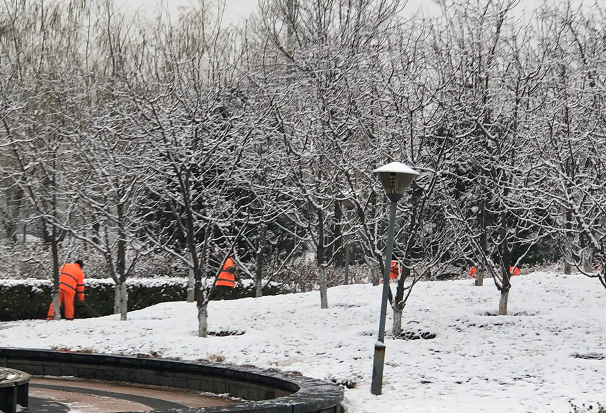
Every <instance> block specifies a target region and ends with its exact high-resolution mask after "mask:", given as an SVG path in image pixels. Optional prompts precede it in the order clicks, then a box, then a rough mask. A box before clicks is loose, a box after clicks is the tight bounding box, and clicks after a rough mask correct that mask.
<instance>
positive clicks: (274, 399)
mask: <svg viewBox="0 0 606 413" xmlns="http://www.w3.org/2000/svg"><path fill="white" fill-rule="evenodd" d="M0 366H3V367H9V368H14V369H18V370H22V371H25V372H27V373H29V374H31V375H38V376H42V375H44V376H73V377H78V378H83V379H94V380H104V381H115V382H130V383H137V384H148V385H156V386H165V387H177V388H184V389H189V390H195V391H204V392H211V393H216V394H226V393H227V394H229V395H230V396H232V397H239V398H241V399H245V400H247V402H243V403H238V404H234V405H231V406H220V407H205V408H191V409H184V410H174V409H172V410H167V411H166V412H177V411H179V412H187V413H212V412H223V413H225V412H241V413H244V412H254V413H343V408H342V407H341V402H342V401H343V389H342V388H341V387H340V386H338V385H335V384H333V383H329V382H325V381H321V380H316V379H312V378H309V377H303V376H295V375H286V374H283V373H280V372H277V371H268V370H261V369H257V368H253V367H239V366H231V365H223V364H214V363H202V362H184V361H174V360H166V359H157V358H139V357H129V356H114V355H105V354H87V353H71V352H61V351H51V350H31V349H10V348H0Z"/></svg>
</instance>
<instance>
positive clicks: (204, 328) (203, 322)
mask: <svg viewBox="0 0 606 413" xmlns="http://www.w3.org/2000/svg"><path fill="white" fill-rule="evenodd" d="M198 337H208V305H207V304H204V305H202V306H201V307H199V308H198Z"/></svg>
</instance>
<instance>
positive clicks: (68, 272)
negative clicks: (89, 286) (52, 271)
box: [59, 263, 84, 301]
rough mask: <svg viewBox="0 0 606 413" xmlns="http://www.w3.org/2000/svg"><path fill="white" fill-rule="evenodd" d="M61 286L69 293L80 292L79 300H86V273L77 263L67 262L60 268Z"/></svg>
mask: <svg viewBox="0 0 606 413" xmlns="http://www.w3.org/2000/svg"><path fill="white" fill-rule="evenodd" d="M59 273H60V275H59V288H60V289H61V290H63V291H65V292H66V293H67V294H71V295H72V296H73V294H78V296H77V297H76V298H77V299H78V300H79V301H84V273H83V272H82V269H81V268H80V266H79V265H78V264H76V263H71V264H65V265H64V266H62V267H61V268H60V269H59Z"/></svg>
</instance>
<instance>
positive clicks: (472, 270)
mask: <svg viewBox="0 0 606 413" xmlns="http://www.w3.org/2000/svg"><path fill="white" fill-rule="evenodd" d="M469 275H470V276H471V278H476V267H475V265H472V266H471V269H470V270H469Z"/></svg>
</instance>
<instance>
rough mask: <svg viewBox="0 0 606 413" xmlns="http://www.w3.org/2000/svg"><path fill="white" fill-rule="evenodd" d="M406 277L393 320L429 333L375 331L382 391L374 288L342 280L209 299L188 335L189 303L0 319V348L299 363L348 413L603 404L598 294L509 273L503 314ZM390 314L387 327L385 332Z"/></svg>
mask: <svg viewBox="0 0 606 413" xmlns="http://www.w3.org/2000/svg"><path fill="white" fill-rule="evenodd" d="M485 284H486V285H485V286H484V287H475V286H474V285H473V281H472V280H466V281H445V282H425V283H421V284H418V285H417V286H416V287H415V289H414V291H413V294H412V297H411V299H410V300H409V304H408V305H407V307H406V309H405V310H404V317H403V323H402V324H403V326H404V327H403V328H404V330H405V331H408V332H413V333H422V332H429V333H435V334H436V337H435V338H434V339H417V340H402V339H397V340H396V339H393V338H392V337H391V336H390V335H388V336H387V338H386V346H387V353H386V366H385V372H384V384H383V394H382V395H381V396H373V395H371V393H370V379H371V371H372V357H373V349H374V343H375V340H376V337H377V329H378V316H379V308H380V299H381V287H380V286H379V287H373V286H370V285H351V286H342V287H335V288H331V289H330V290H329V295H328V298H329V304H330V309H328V310H321V309H320V296H319V293H317V292H313V293H306V294H292V295H283V296H275V297H263V298H261V299H249V298H247V299H242V300H234V301H219V302H216V301H215V302H211V303H210V305H209V330H210V331H212V332H220V331H242V332H245V334H243V335H231V336H225V337H214V336H210V337H208V338H206V339H203V338H198V337H197V336H196V328H197V321H196V308H195V304H188V303H185V302H177V303H163V304H159V305H155V306H153V307H149V308H147V309H144V310H141V311H135V312H131V313H129V320H128V321H126V322H121V321H119V319H118V318H117V316H108V317H103V318H97V319H86V320H75V321H73V322H67V321H61V322H55V321H51V322H47V321H41V320H26V321H20V322H11V323H0V346H3V347H23V348H49V349H70V350H81V351H94V352H98V353H112V354H128V355H135V354H151V355H154V356H159V357H168V358H181V359H187V360H198V359H207V360H214V361H216V360H223V358H224V362H226V363H233V364H240V365H254V366H257V367H262V368H278V369H281V370H286V371H293V370H295V371H299V372H301V373H303V374H304V375H306V376H310V377H315V378H319V379H326V380H336V381H337V382H340V383H349V384H350V386H351V385H353V384H355V387H354V388H352V389H346V390H345V401H344V405H345V407H346V408H347V412H348V413H373V412H376V413H383V412H413V413H414V412H423V413H426V412H449V413H453V412H461V413H468V412H474V413H477V412H491V413H492V412H498V411H500V412H569V411H570V402H574V403H575V404H577V405H581V404H585V405H588V404H592V403H594V404H595V403H596V402H602V403H604V402H606V395H605V394H604V388H605V382H606V380H605V373H606V345H605V343H604V337H606V318H605V317H604V314H605V312H604V311H605V307H606V300H605V298H606V290H604V289H603V288H602V287H601V285H600V284H599V283H598V282H597V281H596V280H591V279H588V278H586V277H584V276H582V275H572V276H564V275H562V274H555V273H547V272H537V273H533V274H527V275H522V276H519V277H514V278H513V280H512V284H513V288H512V290H511V292H510V302H509V312H510V315H508V316H492V315H490V314H494V313H496V311H497V308H498V300H499V293H498V291H497V290H496V288H495V287H494V285H493V283H492V280H491V279H487V280H485ZM389 313H391V310H389V312H388V324H387V326H388V327H389V328H390V327H391V314H389Z"/></svg>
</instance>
